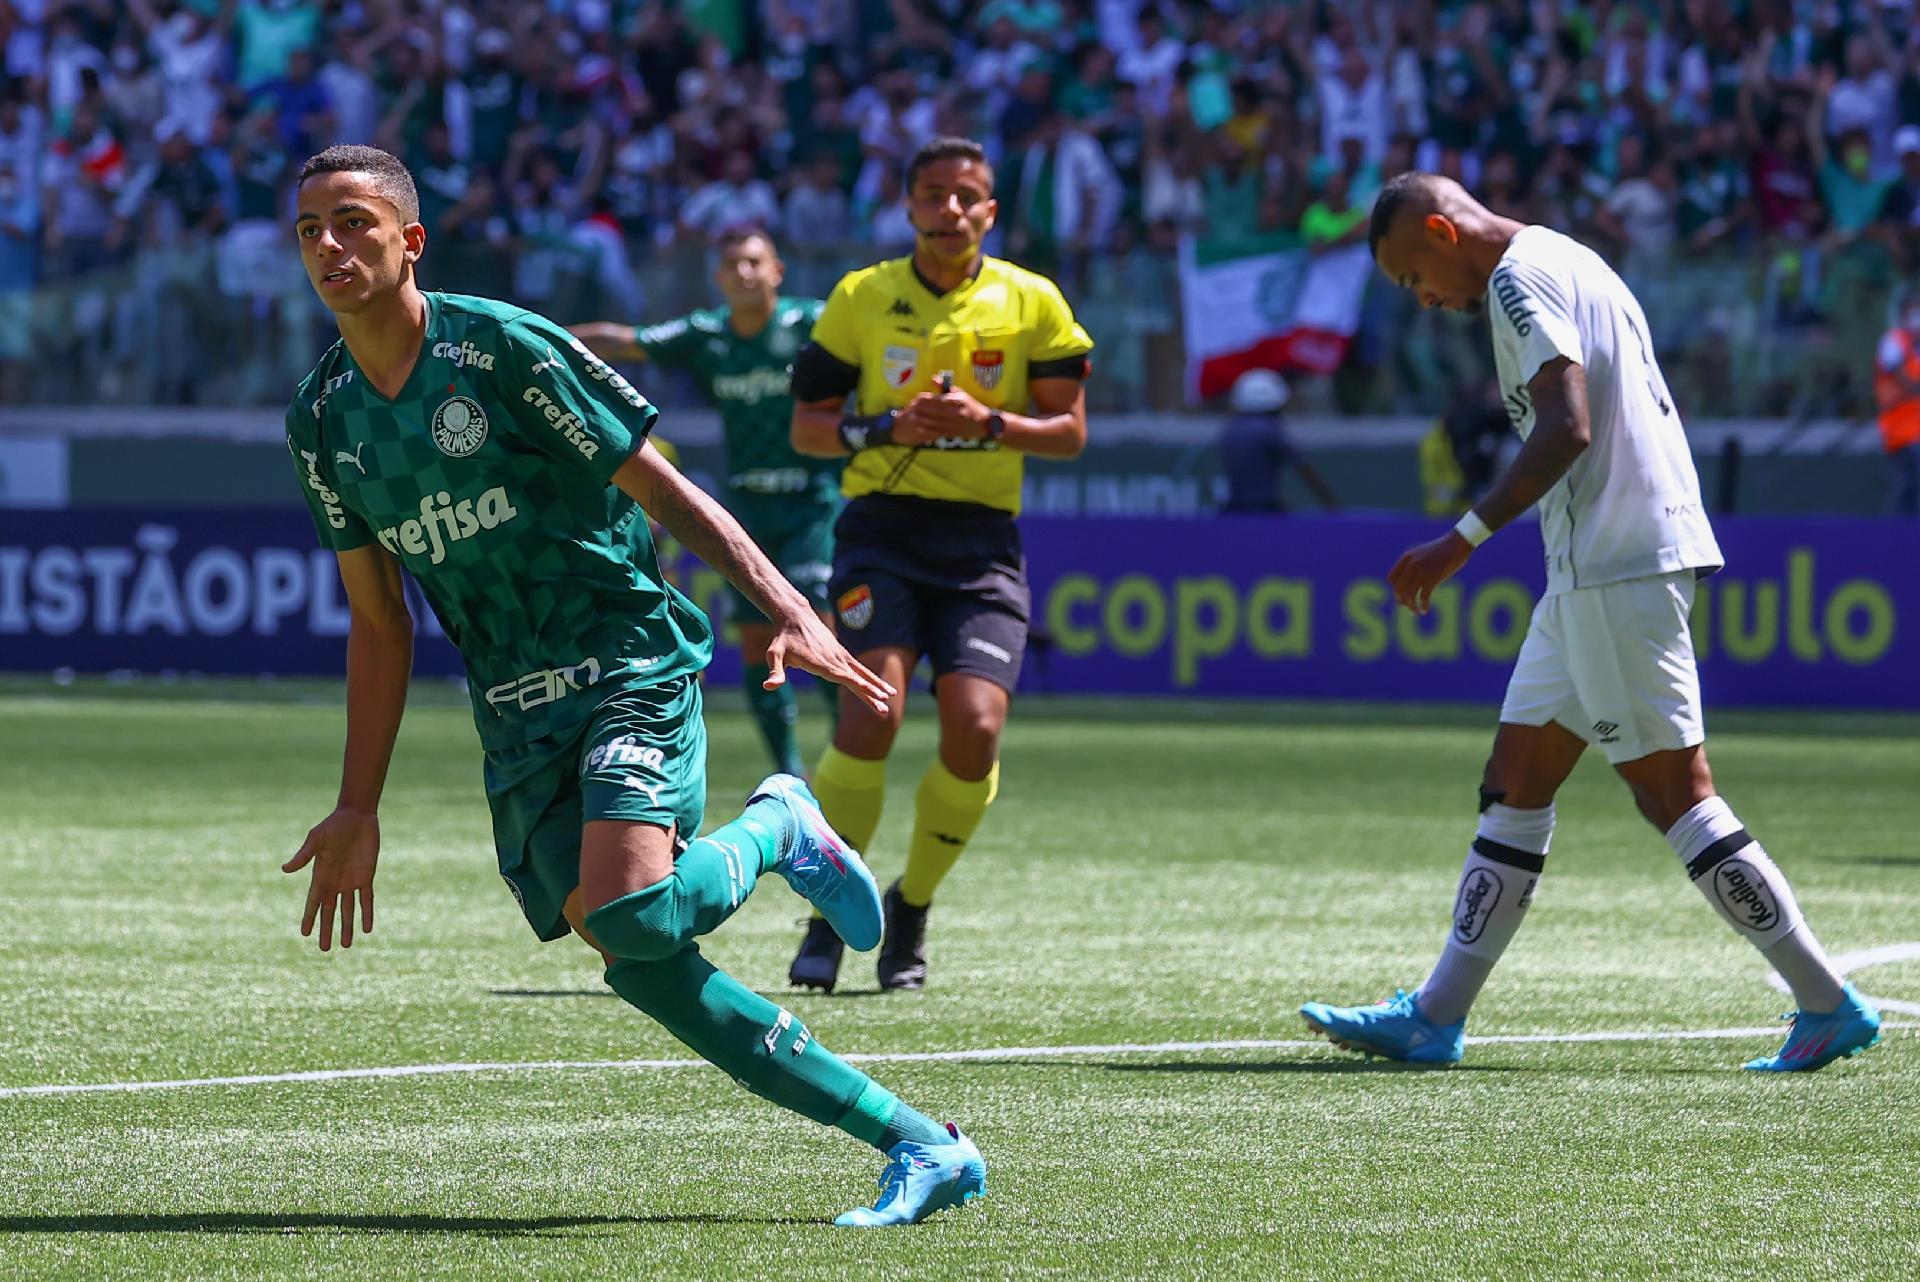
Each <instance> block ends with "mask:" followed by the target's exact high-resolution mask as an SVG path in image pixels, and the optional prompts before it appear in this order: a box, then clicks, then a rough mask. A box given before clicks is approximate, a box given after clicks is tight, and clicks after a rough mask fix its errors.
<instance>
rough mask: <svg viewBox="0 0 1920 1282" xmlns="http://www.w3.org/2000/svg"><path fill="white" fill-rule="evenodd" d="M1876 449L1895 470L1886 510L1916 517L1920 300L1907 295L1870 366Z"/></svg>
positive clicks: (1919, 502)
mask: <svg viewBox="0 0 1920 1282" xmlns="http://www.w3.org/2000/svg"><path fill="white" fill-rule="evenodd" d="M1873 391H1874V400H1875V401H1876V402H1878V404H1879V408H1880V443H1881V444H1882V445H1883V446H1884V447H1885V448H1886V451H1887V459H1888V461H1889V462H1890V463H1891V464H1892V467H1893V486H1892V489H1891V491H1890V492H1889V494H1888V497H1887V510H1888V511H1889V512H1890V513H1892V514H1893V515H1895V516H1920V295H1911V294H1910V295H1909V296H1908V298H1907V301H1906V304H1905V306H1904V307H1903V308H1902V310H1901V313H1900V320H1899V322H1898V323H1897V324H1895V325H1894V326H1893V328H1891V329H1889V330H1888V331H1887V332H1886V334H1885V335H1883V336H1882V337H1881V339H1880V350H1879V352H1878V354H1877V358H1876V359H1875V361H1874V380H1873Z"/></svg>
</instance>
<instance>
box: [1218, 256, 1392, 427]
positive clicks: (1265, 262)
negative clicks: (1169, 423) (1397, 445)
mask: <svg viewBox="0 0 1920 1282" xmlns="http://www.w3.org/2000/svg"><path fill="white" fill-rule="evenodd" d="M1372 270H1373V259H1372V256H1371V255H1370V254H1369V253H1368V252H1367V247H1366V246H1365V245H1347V246H1343V247H1341V248H1339V249H1333V250H1328V251H1326V252H1324V253H1319V254H1315V253H1312V252H1311V251H1309V250H1307V249H1305V248H1302V247H1301V246H1300V245H1299V242H1297V241H1294V242H1291V243H1270V244H1269V245H1268V246H1267V247H1265V248H1260V247H1253V246H1249V245H1248V244H1247V243H1246V242H1245V241H1244V240H1243V241H1239V242H1237V243H1228V244H1220V243H1217V242H1215V243H1210V242H1208V241H1206V240H1200V239H1196V238H1194V237H1191V236H1189V237H1186V238H1185V239H1183V240H1182V241H1181V242H1180V308H1181V314H1182V317H1183V320H1184V330H1185V333H1186V340H1187V395H1188V396H1189V398H1191V399H1194V400H1198V399H1200V398H1203V397H1208V396H1214V395H1218V394H1219V393H1222V392H1225V391H1226V390H1228V389H1229V388H1231V387H1232V386H1233V383H1234V380H1235V379H1237V378H1239V377H1240V376H1241V375H1242V374H1244V373H1246V372H1247V371H1248V370H1250V369H1276V370H1285V371H1297V372H1300V373H1305V374H1330V373H1332V372H1333V371H1334V370H1335V369H1337V368H1339V365H1340V362H1341V361H1342V360H1343V359H1344V358H1345V357H1346V354H1347V344H1348V343H1349V342H1350V341H1351V340H1352V338H1353V331H1354V330H1355V328H1357V327H1358V326H1359V324H1360V300H1361V296H1362V295H1363V294H1365V292H1366V288H1367V276H1368V273H1370V272H1371V271H1372Z"/></svg>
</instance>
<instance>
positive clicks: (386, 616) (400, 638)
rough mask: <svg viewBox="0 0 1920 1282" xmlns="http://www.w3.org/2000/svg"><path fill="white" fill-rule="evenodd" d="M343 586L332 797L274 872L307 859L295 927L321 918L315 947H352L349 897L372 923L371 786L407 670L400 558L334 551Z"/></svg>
mask: <svg viewBox="0 0 1920 1282" xmlns="http://www.w3.org/2000/svg"><path fill="white" fill-rule="evenodd" d="M338 556H339V561H340V581H341V582H342V583H343V584H344V585H345V586H346V590H347V605H348V609H349V612H350V619H351V621H350V623H349V625H348V631H347V748H346V755H345V758H344V760H343V761H342V763H341V767H340V797H339V800H338V801H337V802H336V803H335V804H334V809H333V813H332V814H330V815H328V816H327V817H326V818H325V819H322V820H321V821H320V822H319V823H318V824H316V825H314V827H313V829H312V831H310V832H308V833H307V839H306V841H305V842H303V843H302V844H301V846H300V849H299V851H298V852H297V853H295V855H294V856H293V858H292V859H289V860H288V861H287V862H286V863H284V864H282V865H281V868H280V870H281V871H282V872H288V873H295V872H299V871H300V870H301V869H302V868H305V867H308V866H309V865H311V866H312V868H313V872H312V875H311V879H310V880H309V881H308V883H307V903H306V909H305V911H304V912H303V913H302V914H301V917H300V933H301V934H302V935H311V934H312V933H313V926H314V922H315V920H316V919H317V920H318V921H319V923H320V951H321V952H327V951H329V950H330V949H332V947H333V939H334V933H333V928H334V922H335V921H336V920H338V922H339V924H340V935H339V938H340V946H341V947H342V948H351V947H353V930H354V917H355V907H356V901H358V915H359V919H360V930H361V933H363V934H364V933H367V932H369V931H371V930H372V929H373V874H374V868H375V865H376V863H377V862H378V860H379V857H380V820H379V818H378V812H379V808H380V794H381V792H382V791H383V790H384V789H385V787H386V782H387V768H388V766H389V765H390V764H391V763H392V761H393V744H394V740H395V738H396V737H398V735H399V733H400V717H401V714H402V713H403V712H405V710H406V706H407V682H408V679H409V677H410V676H411V674H412V671H413V615H412V612H411V611H409V610H408V609H407V599H406V596H405V594H404V593H403V592H402V591H401V587H400V563H399V562H398V561H396V560H394V558H393V557H392V556H391V555H389V554H388V553H387V552H386V551H384V550H383V549H381V548H380V547H378V546H377V545H374V544H369V545H367V546H365V547H360V548H355V549H353V550H352V551H349V552H341V553H339V554H338Z"/></svg>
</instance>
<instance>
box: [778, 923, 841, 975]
mask: <svg viewBox="0 0 1920 1282" xmlns="http://www.w3.org/2000/svg"><path fill="white" fill-rule="evenodd" d="M846 951H847V946H846V944H845V943H843V942H842V941H841V939H840V936H838V935H836V934H834V933H833V927H831V926H829V925H827V921H826V918H824V917H814V918H810V919H809V920H808V922H807V937H806V938H805V939H803V940H801V941H800V951H799V952H797V953H795V954H794V955H793V965H791V966H789V967H788V968H787V982H788V983H789V984H792V985H793V986H794V987H796V988H818V989H822V990H824V991H826V992H829V993H830V992H832V991H833V986H834V985H835V984H836V983H838V982H839V980H840V958H841V956H842V954H844V953H845V952H846Z"/></svg>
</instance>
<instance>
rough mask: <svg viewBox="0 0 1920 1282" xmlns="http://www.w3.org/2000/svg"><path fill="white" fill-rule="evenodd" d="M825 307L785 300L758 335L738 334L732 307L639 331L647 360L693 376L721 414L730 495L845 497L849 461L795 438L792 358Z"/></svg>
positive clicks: (636, 335)
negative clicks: (823, 454)
mask: <svg viewBox="0 0 1920 1282" xmlns="http://www.w3.org/2000/svg"><path fill="white" fill-rule="evenodd" d="M825 306H826V304H825V303H823V302H821V301H820V300H819V299H816V298H782V299H780V300H779V301H777V302H776V303H775V304H774V308H773V315H772V316H771V317H769V318H768V320H767V323H766V326H765V327H764V328H762V329H761V331H760V332H759V333H758V334H755V335H754V336H753V337H752V338H742V337H740V335H738V334H736V333H734V331H733V327H732V325H731V324H729V321H730V320H731V318H732V309H731V308H728V307H718V308H714V309H712V310H710V311H699V312H693V313H691V314H690V315H687V316H682V317H679V318H678V319H676V320H670V321H665V322H663V323H661V324H659V325H649V326H646V327H643V328H640V329H636V330H635V331H634V336H633V337H634V342H636V343H637V344H639V346H640V349H641V350H642V351H644V352H645V353H646V354H647V359H648V360H650V361H652V362H653V363H654V364H656V365H662V366H667V367H669V368H672V369H683V370H686V371H687V372H689V373H690V374H692V375H693V377H694V379H695V380H696V381H697V382H698V383H699V384H700V390H701V391H702V392H703V393H704V394H705V395H706V397H707V399H708V400H710V401H712V402H713V406H714V408H715V409H717V410H719V411H720V423H721V426H722V428H723V429H724V431H725V434H726V443H727V488H728V490H729V491H730V492H732V493H735V494H738V493H742V492H744V493H748V494H763V495H764V494H795V495H804V496H807V497H810V498H814V499H817V500H819V501H820V502H822V503H837V502H838V501H839V495H840V473H841V471H842V470H843V469H844V468H845V466H846V460H844V459H818V458H808V457H807V456H806V455H804V454H801V453H800V452H799V451H797V450H795V449H794V448H793V436H792V424H793V393H792V391H791V385H792V381H793V358H794V356H795V355H796V354H798V353H799V351H800V349H801V348H802V347H805V346H806V344H807V337H808V336H809V335H810V334H812V333H813V322H814V321H815V320H817V319H819V316H820V309H821V308H823V307H825Z"/></svg>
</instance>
